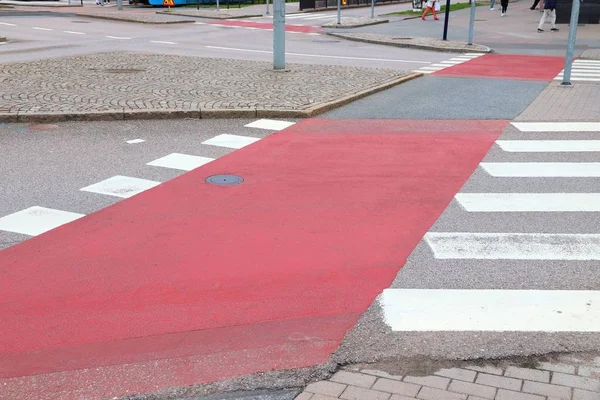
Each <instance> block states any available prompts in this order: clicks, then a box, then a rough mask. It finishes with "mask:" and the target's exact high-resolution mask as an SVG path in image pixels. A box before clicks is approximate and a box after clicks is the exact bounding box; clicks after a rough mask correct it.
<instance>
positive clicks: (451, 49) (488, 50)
mask: <svg viewBox="0 0 600 400" xmlns="http://www.w3.org/2000/svg"><path fill="white" fill-rule="evenodd" d="M325 34H326V35H329V36H335V37H339V38H341V39H346V40H353V41H355V42H363V43H370V44H381V45H384V46H394V47H405V48H411V49H420V50H431V51H439V52H442V53H465V52H478V53H492V52H493V50H492V49H491V48H489V47H487V46H483V45H480V44H478V45H474V46H480V47H481V48H482V49H479V48H472V49H468V48H459V47H438V46H435V45H426V44H417V43H403V42H394V43H392V42H388V41H384V40H377V39H366V38H359V37H352V36H347V35H345V34H343V33H337V32H325Z"/></svg>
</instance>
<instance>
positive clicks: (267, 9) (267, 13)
mask: <svg viewBox="0 0 600 400" xmlns="http://www.w3.org/2000/svg"><path fill="white" fill-rule="evenodd" d="M266 3H267V15H269V0H267V1H266Z"/></svg>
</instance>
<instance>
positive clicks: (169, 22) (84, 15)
mask: <svg viewBox="0 0 600 400" xmlns="http://www.w3.org/2000/svg"><path fill="white" fill-rule="evenodd" d="M75 15H76V16H78V17H89V18H98V19H108V20H111V21H121V22H137V23H138V24H156V25H165V24H186V23H187V24H189V23H192V22H194V21H193V20H177V21H141V20H136V19H133V18H132V19H128V18H117V17H112V16H109V15H94V14H82V13H75Z"/></svg>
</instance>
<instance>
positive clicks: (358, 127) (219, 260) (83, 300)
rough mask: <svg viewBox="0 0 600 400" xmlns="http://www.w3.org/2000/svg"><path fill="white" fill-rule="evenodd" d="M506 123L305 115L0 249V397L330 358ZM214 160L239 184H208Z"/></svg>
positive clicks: (137, 384) (76, 391) (191, 378)
mask: <svg viewBox="0 0 600 400" xmlns="http://www.w3.org/2000/svg"><path fill="white" fill-rule="evenodd" d="M506 125H507V121H485V122H476V121H457V120H453V121H402V120H383V121H377V120H375V121H371V120H369V121H339V120H325V119H312V120H307V121H303V122H300V123H298V124H296V125H294V126H293V127H291V128H289V129H287V130H285V131H282V132H280V133H276V134H274V135H271V136H269V137H267V138H265V139H262V140H260V141H259V142H257V143H255V144H253V145H250V146H248V147H245V148H243V149H241V150H238V151H235V152H233V153H231V154H229V155H227V156H225V157H222V158H219V159H217V160H215V161H213V162H211V163H209V164H207V165H205V166H202V167H200V168H198V169H196V170H194V171H192V172H189V173H186V174H184V175H182V176H180V177H178V178H176V179H173V180H171V181H168V182H166V183H164V184H162V185H159V186H158V187H156V188H153V189H150V190H148V191H146V192H143V193H141V194H139V195H137V196H134V197H132V198H130V199H127V200H123V201H121V202H119V203H117V204H115V205H113V206H111V207H108V208H105V209H102V210H100V211H98V212H96V213H94V214H91V215H88V216H86V217H84V218H81V219H79V220H76V221H74V222H72V223H70V224H67V225H64V226H62V227H59V228H57V229H55V230H52V231H50V232H47V233H46V234H43V235H40V236H38V237H35V238H32V239H30V240H28V241H25V242H23V243H21V244H19V245H16V246H13V247H10V248H8V249H6V250H4V251H2V252H0V275H1V276H2V279H0V320H1V321H2V324H3V329H2V331H1V332H0V377H2V378H3V379H0V390H1V391H2V392H0V393H2V395H3V396H5V397H6V398H10V399H14V400H17V399H24V398H36V399H46V398H47V399H60V398H65V399H71V398H82V397H83V398H107V397H111V396H118V395H123V394H125V393H135V392H146V391H155V390H159V389H163V388H166V387H172V386H184V385H191V384H194V383H203V382H211V381H216V380H222V379H226V378H231V377H235V376H240V375H244V374H248V373H252V372H260V371H267V370H271V369H290V368H298V367H306V366H312V365H317V364H320V363H323V362H325V361H326V360H327V359H328V357H329V356H330V354H331V353H332V352H333V351H335V349H336V348H337V347H338V345H339V343H340V342H341V340H342V338H343V336H344V334H345V333H346V332H347V331H348V330H349V329H350V328H352V327H353V326H354V324H355V323H356V321H357V320H358V318H359V317H360V315H361V314H362V313H363V312H364V311H365V310H366V309H367V307H368V306H369V305H370V304H371V303H372V301H373V300H374V298H375V297H376V296H377V295H378V294H379V293H381V291H382V290H383V289H384V288H386V287H388V286H389V285H390V284H391V282H392V280H393V278H394V277H395V275H396V273H397V272H398V269H399V268H400V267H401V266H402V265H403V264H404V262H405V260H406V257H407V256H408V255H409V254H410V252H411V251H412V249H413V248H414V247H415V246H416V244H417V243H418V242H419V240H420V239H421V238H422V236H423V235H424V234H425V232H427V230H428V229H429V227H430V226H431V225H432V224H433V222H434V221H435V220H436V219H437V217H438V216H439V215H440V214H441V213H442V211H443V210H444V209H445V207H446V206H447V204H448V203H449V202H450V201H451V199H452V198H453V196H454V195H455V194H456V192H457V191H458V190H459V189H460V187H461V186H462V185H463V184H464V182H465V181H466V180H467V179H468V177H469V176H470V174H471V173H472V172H473V170H474V169H475V168H476V167H477V165H478V163H479V162H480V161H481V159H482V158H483V157H484V155H485V154H486V152H487V151H488V149H489V148H490V147H491V146H492V144H493V143H494V141H495V140H496V138H497V137H498V136H499V134H500V133H501V131H502V129H503V128H504V127H505V126H506ZM222 173H235V174H239V175H241V176H243V177H244V179H245V181H244V183H242V184H241V185H238V186H231V187H219V186H214V185H209V184H207V183H205V181H204V179H205V178H206V177H207V176H210V175H213V174H222ZM83 368H89V369H87V370H83ZM0 397H1V396H0Z"/></svg>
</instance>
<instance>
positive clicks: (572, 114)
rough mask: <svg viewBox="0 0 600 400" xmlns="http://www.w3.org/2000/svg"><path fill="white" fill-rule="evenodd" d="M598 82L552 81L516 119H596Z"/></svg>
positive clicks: (598, 95)
mask: <svg viewBox="0 0 600 400" xmlns="http://www.w3.org/2000/svg"><path fill="white" fill-rule="evenodd" d="M598 104H600V82H577V81H574V82H573V86H571V87H563V86H560V84H559V81H554V82H552V83H551V84H550V85H548V87H547V88H546V89H544V91H543V92H542V93H541V94H540V95H539V96H538V97H537V98H536V99H535V101H534V102H533V103H531V105H530V106H529V107H528V108H527V109H526V110H525V111H524V112H523V113H522V114H521V115H519V117H518V118H516V120H517V121H538V120H539V119H540V118H541V117H543V118H544V120H546V121H563V122H567V121H580V122H585V121H598V115H599V113H598Z"/></svg>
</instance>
